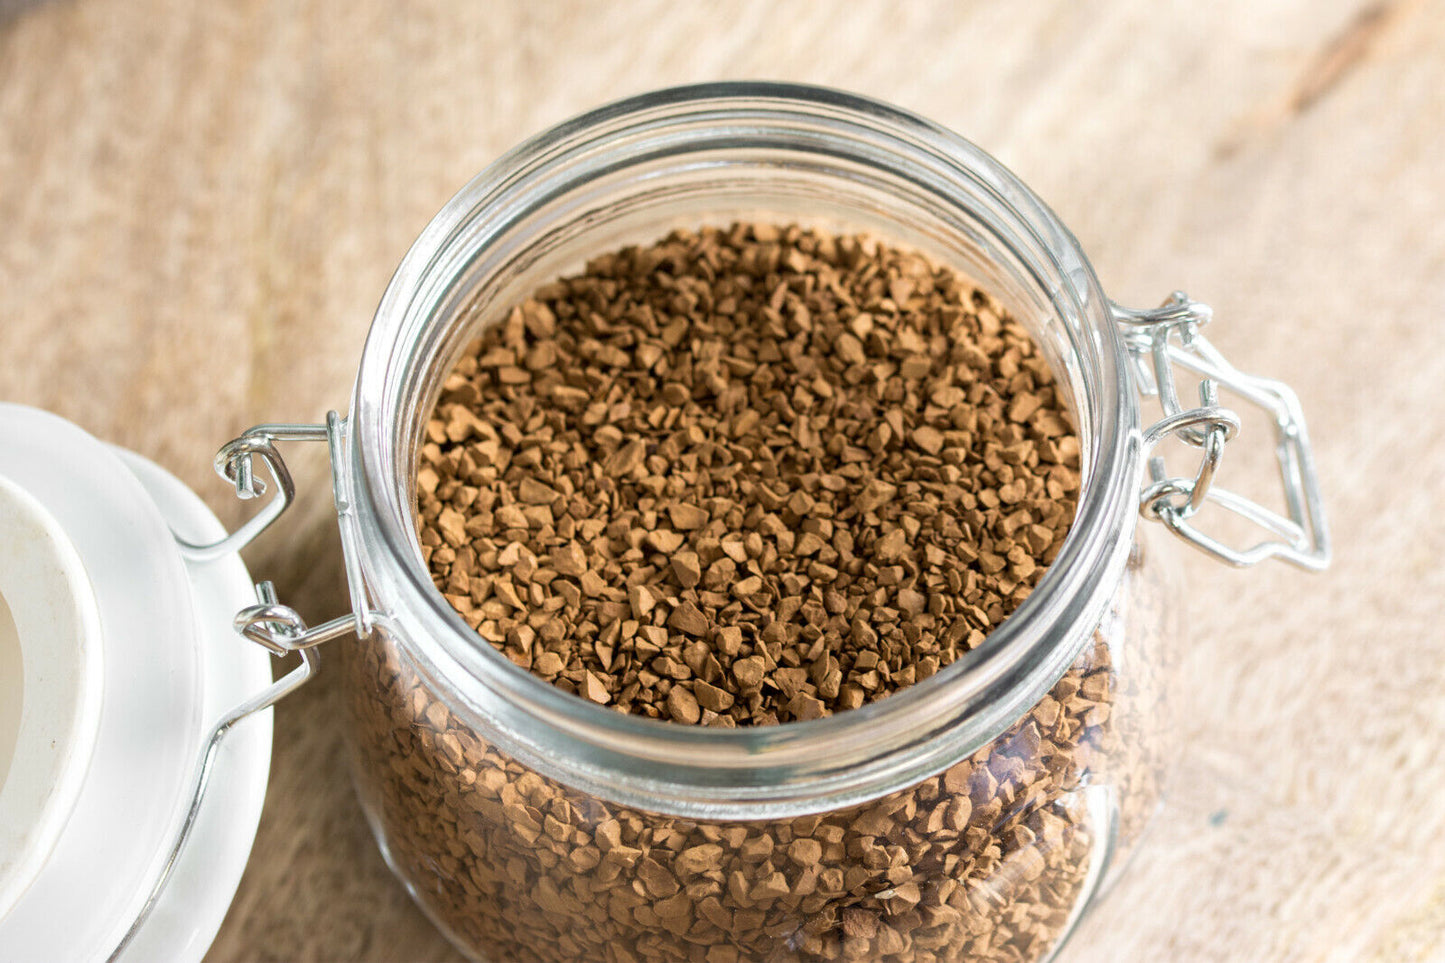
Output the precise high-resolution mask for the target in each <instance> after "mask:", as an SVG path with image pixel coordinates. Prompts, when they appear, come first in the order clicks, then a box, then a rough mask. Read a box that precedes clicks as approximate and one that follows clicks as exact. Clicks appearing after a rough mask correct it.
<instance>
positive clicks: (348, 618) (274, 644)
mask: <svg viewBox="0 0 1445 963" xmlns="http://www.w3.org/2000/svg"><path fill="white" fill-rule="evenodd" d="M281 441H325V442H326V443H327V444H328V446H329V449H330V454H331V477H332V493H333V496H334V497H335V500H336V510H337V514H338V516H339V518H341V519H342V520H345V519H346V518H347V517H348V516H350V514H351V502H350V497H349V494H348V492H347V490H346V486H345V485H344V484H343V480H344V476H343V471H342V466H343V465H344V464H345V461H344V460H343V458H342V455H343V453H344V445H345V423H344V421H343V420H342V419H341V417H340V416H339V415H338V414H337V413H336V412H334V411H333V412H330V413H329V414H328V415H327V418H326V424H324V425H258V426H256V427H255V428H252V429H251V430H250V431H247V432H246V433H245V434H243V435H241V436H240V437H239V438H237V439H235V440H234V441H231V442H230V443H228V444H226V445H225V446H224V447H222V448H221V450H220V451H219V452H218V453H217V454H216V461H215V467H216V473H217V474H219V475H220V476H221V477H222V478H224V479H226V481H228V482H231V483H232V484H233V485H235V487H236V496H237V497H238V498H242V499H252V498H257V497H260V496H261V495H263V494H265V492H266V491H267V489H268V488H270V487H271V486H274V487H275V490H274V491H273V492H272V494H271V498H270V500H269V501H268V502H267V503H266V504H265V506H264V507H263V508H262V509H261V510H260V511H259V512H257V513H256V514H255V515H253V516H251V518H250V519H249V520H247V521H246V522H245V524H243V525H241V527H240V528H238V529H236V530H235V531H234V532H231V533H230V534H229V535H226V536H225V537H223V538H220V539H218V540H216V541H214V542H211V543H209V544H204V545H198V544H195V543H192V542H188V541H186V540H185V539H183V538H181V537H180V536H179V535H177V536H175V538H176V543H177V544H178V545H179V546H180V549H181V554H182V555H183V556H184V557H185V558H186V559H188V560H190V561H192V562H201V563H204V562H208V561H212V560H214V559H218V558H223V557H225V556H228V555H231V554H234V553H236V552H239V551H240V550H241V549H242V548H244V547H245V546H246V545H247V544H249V543H250V541H251V540H252V539H254V538H255V537H256V536H257V535H259V534H261V532H263V531H265V529H266V528H267V527H268V526H269V525H270V524H271V523H272V522H274V521H275V520H276V519H277V518H279V517H281V514H282V513H283V512H284V511H286V508H287V506H289V505H290V504H291V501H292V499H293V498H294V497H295V495H296V486H295V484H294V483H293V482H292V480H291V472H290V471H289V470H288V469H287V467H286V462H285V460H284V459H283V458H282V457H281V453H280V452H279V451H277V450H276V443H277V442H281ZM257 458H259V459H261V462H262V464H263V465H264V466H265V469H266V474H267V475H269V476H270V482H269V483H268V482H267V481H266V480H265V479H263V478H258V477H257V474H256V465H255V460H256V459H257ZM342 543H343V550H344V554H345V556H346V575H347V580H348V582H350V584H351V601H352V614H350V615H344V616H341V617H340V618H335V619H332V620H331V621H329V622H325V623H323V624H321V625H318V626H316V627H315V628H308V627H307V625H306V623H305V622H304V621H303V620H302V618H301V616H300V615H299V614H298V613H297V612H296V610H295V609H293V608H291V607H290V606H286V605H281V604H280V603H279V602H277V601H276V591H275V589H274V587H273V586H272V585H271V583H270V582H264V581H263V582H258V583H257V584H256V604H255V605H249V606H247V607H246V608H244V609H242V610H241V611H240V612H239V613H237V615H236V618H235V621H234V626H235V629H236V631H237V632H239V633H240V634H241V635H244V636H245V637H246V638H248V639H251V640H252V641H254V642H258V643H260V644H261V645H263V646H265V647H266V648H267V649H269V650H270V651H271V652H272V654H274V655H278V656H281V655H286V654H288V653H291V652H296V653H297V654H298V655H299V656H300V659H301V661H300V662H299V663H298V664H297V665H296V666H295V667H294V668H292V669H290V670H289V671H287V672H286V673H285V674H284V675H282V676H281V678H279V679H277V680H276V681H274V682H272V683H271V684H270V685H269V686H267V687H266V688H265V689H263V690H262V691H260V692H258V693H256V695H254V696H252V697H251V698H249V699H247V700H246V701H245V702H242V703H241V704H240V705H237V706H233V707H232V708H231V709H229V710H227V711H226V712H225V713H224V714H223V715H222V716H221V717H220V718H219V719H218V720H216V722H215V723H214V724H213V725H212V727H211V731H210V733H209V735H207V737H206V740H205V743H204V747H203V749H202V751H201V755H200V758H199V759H198V760H197V761H196V764H195V768H194V770H193V772H192V775H191V793H190V803H189V804H188V806H187V808H186V812H185V817H184V819H183V820H182V822H181V824H180V827H179V828H178V829H177V831H176V834H175V836H174V838H173V839H172V840H171V846H170V849H169V851H168V852H167V855H166V861H165V863H164V864H162V866H161V869H160V872H159V874H158V875H157V877H156V878H155V879H154V880H153V881H152V884H151V888H150V891H149V893H148V894H147V896H146V901H145V903H144V904H142V906H141V909H140V912H139V913H138V914H137V915H136V918H135V919H134V920H133V921H132V922H131V925H130V928H129V929H128V930H127V931H126V933H125V935H124V936H123V937H122V938H121V940H120V942H119V944H117V946H116V947H115V949H114V950H113V951H112V953H111V955H110V956H109V958H108V963H118V961H119V960H120V959H121V958H122V957H123V956H124V954H125V951H126V949H127V948H128V947H129V946H130V945H131V944H132V942H133V941H134V940H135V937H136V934H137V933H139V932H140V929H141V927H142V926H143V925H144V924H145V922H146V920H148V919H149V918H150V916H151V913H152V912H153V911H154V909H155V907H156V903H157V902H158V901H159V899H160V897H161V894H162V892H163V891H164V890H165V887H166V885H167V884H168V883H169V882H170V880H171V877H172V875H173V874H174V872H175V868H176V865H177V863H178V862H179V861H180V857H181V853H182V851H183V850H184V849H185V846H186V843H187V842H188V841H189V839H190V837H191V832H192V831H193V830H194V828H195V824H196V819H197V817H198V816H199V815H200V811H201V803H202V801H203V800H204V799H205V795H206V789H207V787H208V786H209V785H210V782H211V776H212V774H213V773H214V771H215V765H216V758H217V753H218V752H219V750H220V747H221V744H222V742H223V740H224V739H225V737H226V734H227V733H228V732H230V731H231V729H232V728H233V727H234V726H235V725H236V723H238V722H240V721H241V720H243V719H245V718H246V717H248V716H250V715H252V714H254V713H257V712H260V711H261V710H263V709H266V708H268V707H270V706H272V705H274V704H275V703H276V702H278V701H280V700H281V699H282V698H284V697H286V696H287V695H290V694H291V693H292V692H294V691H295V690H296V689H298V688H300V687H301V686H302V685H304V684H305V683H306V682H307V681H309V680H310V679H311V677H312V676H313V675H315V673H316V666H317V661H318V660H317V654H316V652H315V651H313V649H312V647H313V646H315V645H318V644H320V643H322V642H325V641H327V640H328V639H333V638H336V637H337V636H340V635H345V634H347V633H349V632H353V631H354V632H356V633H357V634H358V635H361V636H363V637H364V636H366V635H369V634H370V632H371V618H370V613H369V610H368V609H367V607H366V605H365V604H364V598H363V595H362V589H361V579H360V572H359V568H358V565H359V563H358V562H357V560H356V559H355V553H354V552H352V551H350V549H349V547H347V545H346V529H345V525H343V526H342Z"/></svg>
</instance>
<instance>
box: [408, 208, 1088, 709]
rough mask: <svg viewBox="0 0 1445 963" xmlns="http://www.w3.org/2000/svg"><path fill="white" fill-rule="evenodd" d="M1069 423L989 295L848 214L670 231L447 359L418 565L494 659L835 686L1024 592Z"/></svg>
mask: <svg viewBox="0 0 1445 963" xmlns="http://www.w3.org/2000/svg"><path fill="white" fill-rule="evenodd" d="M1078 488H1079V444H1078V440H1077V438H1076V437H1075V435H1074V434H1073V432H1072V429H1071V427H1070V424H1069V417H1068V413H1067V410H1066V405H1065V399H1064V398H1063V397H1062V393H1061V392H1060V391H1058V390H1057V389H1056V387H1055V384H1054V378H1053V375H1052V372H1051V371H1050V368H1049V365H1048V363H1047V361H1046V360H1045V359H1044V358H1043V356H1042V355H1041V354H1040V352H1039V351H1038V348H1037V346H1036V344H1035V343H1034V341H1033V340H1032V339H1031V338H1030V336H1029V334H1028V332H1027V331H1026V330H1025V329H1024V328H1023V327H1022V326H1021V325H1019V324H1018V323H1017V322H1016V321H1014V320H1013V319H1012V318H1010V317H1009V315H1008V314H1007V312H1006V311H1005V310H1004V309H1003V308H1002V307H1001V306H1000V305H999V303H998V302H997V301H995V300H994V299H993V298H992V297H991V296H990V295H989V294H988V293H986V292H984V291H981V290H979V289H978V288H976V287H974V286H973V285H972V284H971V283H970V282H969V281H967V280H966V279H965V278H963V277H962V276H961V275H959V274H957V273H956V272H954V271H952V270H950V269H948V268H946V267H943V266H940V265H938V264H935V263H932V262H930V261H928V260H927V259H925V258H923V257H922V256H920V255H918V254H916V253H913V252H909V251H904V250H901V249H898V248H894V247H890V246H888V245H886V244H882V243H878V242H875V241H870V240H866V239H863V238H859V237H851V236H850V237H834V236H830V235H827V234H821V233H815V232H812V231H807V230H803V229H800V228H798V227H787V228H782V229H778V228H772V227H766V226H761V225H735V226H734V227H732V228H731V229H729V230H726V231H722V230H717V229H703V230H701V231H699V232H696V233H691V232H675V233H673V234H671V235H669V236H668V237H666V238H665V239H663V240H662V241H660V242H658V243H656V244H654V245H651V246H648V247H640V248H626V249H624V250H621V251H619V252H617V253H615V254H609V255H605V256H603V257H599V258H597V259H595V260H593V261H591V262H590V263H589V264H588V265H587V268H586V270H585V272H583V273H582V274H580V275H578V276H575V277H569V278H565V279H563V280H561V281H558V282H556V283H553V284H549V285H547V286H545V287H543V288H541V289H539V290H538V291H536V292H535V294H534V296H533V297H532V298H530V299H528V300H527V301H525V302H524V303H522V304H521V305H519V306H518V307H516V308H515V309H514V310H512V312H511V313H510V315H509V316H508V317H507V318H506V319H505V321H504V322H503V323H499V324H496V325H494V326H492V327H491V328H489V329H488V330H487V331H486V332H485V333H484V334H483V335H482V336H481V337H480V338H479V339H477V341H475V342H474V343H473V344H472V345H470V346H469V347H468V349H467V351H466V352H465V353H464V355H463V357H462V358H461V360H460V361H459V362H458V364H457V366H456V368H455V370H454V371H453V373H452V374H451V375H450V376H449V377H448V378H447V379H446V381H445V383H444V385H443V388H442V393H441V396H440V399H439V401H438V403H437V407H436V410H435V412H434V416H433V418H432V419H431V420H430V421H429V423H428V425H427V430H426V441H425V444H424V446H423V449H422V452H421V460H420V467H419V470H418V474H417V498H418V513H419V530H420V538H421V543H422V546H423V554H424V556H425V558H426V560H427V563H428V565H429V567H430V569H431V573H432V576H433V579H434V581H435V583H436V585H437V587H438V588H439V589H440V590H441V591H442V592H443V593H444V594H445V595H446V596H447V598H448V600H449V601H450V602H451V603H452V605H453V606H454V607H455V608H456V609H457V610H458V611H459V612H460V613H461V614H462V615H463V616H464V617H465V618H466V619H467V621H468V622H469V623H470V624H471V625H472V626H473V627H474V628H476V629H477V630H478V631H479V632H480V633H481V635H482V636H484V637H485V638H487V639H488V640H489V641H491V642H492V643H493V644H494V645H496V646H497V647H498V648H499V649H500V650H501V651H502V652H503V653H505V654H506V655H507V656H508V657H509V658H510V659H511V660H512V661H513V662H515V663H516V664H518V665H520V666H522V667H523V668H526V669H529V670H530V671H532V672H533V673H534V674H536V675H538V676H540V677H542V678H544V679H547V680H549V681H551V682H552V683H553V684H555V685H557V686H558V687H559V688H563V689H565V690H567V691H569V692H574V693H576V694H578V695H580V696H582V697H584V698H587V699H590V700H592V701H593V702H596V703H600V704H604V705H609V706H612V707H614V708H617V709H619V710H622V711H627V712H631V713H636V714H640V715H646V716H652V717H660V718H667V719H672V720H675V721H679V722H686V723H702V724H705V725H724V726H732V725H762V724H772V723H778V722H786V721H789V720H795V719H812V718H817V717H820V716H825V715H829V714H831V713H833V712H835V711H838V710H840V709H849V708H855V707H857V706H860V705H862V704H863V703H865V702H869V701H872V700H874V699H878V698H882V697H883V696H886V695H888V694H889V693H891V692H894V691H896V690H898V689H899V688H902V687H905V686H908V685H910V684H912V683H914V682H916V681H920V680H922V679H924V678H927V677H928V676H930V675H932V674H933V673H935V672H937V671H938V670H939V669H940V668H941V667H943V666H945V665H947V664H949V663H950V662H952V661H953V660H954V659H956V658H957V657H958V656H959V655H960V654H961V653H963V652H965V651H967V650H968V649H969V648H972V647H973V646H975V645H976V644H978V642H980V641H981V640H982V639H983V637H984V635H985V633H986V632H988V631H989V630H990V629H991V628H992V627H994V626H996V625H997V624H998V623H999V622H1000V621H1002V620H1003V619H1004V618H1005V617H1007V616H1008V615H1009V614H1010V613H1011V612H1012V611H1013V610H1014V609H1015V608H1017V606H1018V605H1019V604H1020V603H1021V602H1022V601H1023V600H1024V598H1025V597H1027V595H1028V593H1029V591H1030V590H1031V589H1032V588H1033V586H1034V585H1035V584H1036V583H1037V582H1038V579H1039V577H1040V576H1041V574H1042V572H1043V569H1044V567H1045V566H1046V565H1047V564H1048V563H1049V562H1050V561H1051V560H1052V559H1053V558H1054V556H1055V554H1056V553H1057V551H1058V548H1059V546H1060V544H1061V543H1062V540H1063V537H1064V535H1065V532H1066V530H1067V528H1068V525H1069V523H1070V522H1071V521H1072V518H1073V513H1074V506H1075V497H1076V495H1077V492H1078Z"/></svg>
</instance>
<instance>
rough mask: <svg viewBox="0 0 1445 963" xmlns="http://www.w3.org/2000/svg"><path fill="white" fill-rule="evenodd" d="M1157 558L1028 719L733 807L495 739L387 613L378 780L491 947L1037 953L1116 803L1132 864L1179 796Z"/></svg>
mask: <svg viewBox="0 0 1445 963" xmlns="http://www.w3.org/2000/svg"><path fill="white" fill-rule="evenodd" d="M1141 561H1142V560H1141V558H1140V557H1139V556H1136V557H1135V558H1134V559H1133V560H1132V563H1131V566H1130V569H1129V572H1128V574H1127V575H1126V578H1125V581H1124V583H1123V584H1122V585H1121V587H1120V589H1119V591H1118V593H1116V595H1115V597H1114V600H1113V601H1112V602H1111V606H1110V611H1109V614H1108V615H1107V616H1106V617H1105V618H1104V620H1103V622H1102V623H1101V624H1100V626H1099V629H1098V631H1097V632H1096V633H1095V636H1094V639H1093V641H1092V643H1091V644H1090V645H1088V646H1086V648H1085V651H1084V653H1083V654H1082V655H1081V656H1080V658H1079V660H1078V661H1077V662H1076V663H1075V665H1074V666H1073V667H1072V668H1070V670H1069V671H1068V672H1067V673H1066V674H1065V675H1064V676H1063V678H1061V679H1060V680H1059V681H1058V683H1057V684H1056V685H1055V686H1054V687H1053V689H1052V690H1051V691H1050V693H1049V694H1048V695H1047V696H1045V697H1044V698H1042V699H1041V700H1040V701H1039V702H1038V703H1037V704H1036V705H1035V706H1034V707H1033V708H1032V709H1031V710H1030V711H1029V712H1027V713H1026V714H1025V715H1024V716H1023V717H1022V718H1021V719H1019V720H1018V721H1017V722H1015V724H1014V725H1012V726H1011V727H1010V728H1009V729H1007V730H1006V731H1005V732H1003V733H1002V734H1000V735H999V737H998V738H996V739H995V740H993V741H992V742H990V743H989V744H988V745H987V746H984V747H983V748H981V749H980V750H978V751H977V752H976V753H974V754H973V755H972V756H970V757H969V758H968V759H965V760H963V761H962V762H959V763H958V764H956V765H954V766H952V767H950V768H949V769H947V770H945V771H944V772H942V773H939V774H937V775H934V776H931V777H929V778H927V779H924V780H922V781H921V782H919V783H917V784H916V785H914V786H911V787H909V788H907V789H904V790H900V791H899V792H896V793H892V794H890V795H887V796H884V797H882V798H879V799H875V800H871V801H868V802H865V803H863V804H861V805H858V806H854V807H851V808H848V809H842V810H832V811H827V812H822V813H817V814H814V815H808V816H800V817H798V818H795V819H781V820H733V821H721V822H715V821H707V820H694V819H685V818H680V817H677V816H670V815H662V814H657V813H649V812H645V811H641V810H638V809H634V808H629V807H626V806H620V805H616V804H614V803H613V802H611V801H609V800H607V799H604V798H598V797H594V796H590V795H588V794H586V793H583V792H579V791H577V790H576V789H573V788H571V787H569V786H567V785H566V784H565V783H561V782H557V781H555V780H553V779H551V778H548V777H547V776H546V775H543V774H541V773H538V772H537V771H535V770H533V769H531V768H529V767H528V766H526V765H524V764H522V763H520V762H518V761H517V760H516V759H514V758H512V757H511V756H509V755H508V754H507V753H506V752H504V751H503V750H502V749H500V748H498V747H497V746H496V745H494V744H493V741H492V737H491V735H489V733H488V731H487V729H486V727H485V724H484V723H480V722H478V721H477V720H476V719H475V718H474V717H472V716H471V715H470V714H469V710H468V709H466V708H464V707H460V706H458V705H456V704H454V703H450V702H447V701H446V699H445V697H444V696H442V695H440V694H439V693H438V692H437V691H436V690H435V689H434V688H432V683H430V682H428V681H427V680H426V679H425V678H423V677H422V676H421V675H420V674H419V672H418V670H417V668H416V666H415V664H414V663H413V662H412V660H411V657H410V656H409V654H408V653H407V651H406V650H405V648H403V647H402V646H400V645H398V644H397V643H396V641H395V640H393V639H389V638H388V637H387V636H385V635H384V634H381V633H377V634H375V635H373V636H372V637H371V638H370V639H368V640H364V641H361V642H358V644H357V645H355V646H346V647H343V649H342V660H343V665H342V669H343V672H344V674H345V675H346V677H347V679H348V683H349V684H348V687H347V692H348V698H347V701H346V706H347V709H348V711H349V713H350V724H349V725H348V727H347V730H346V731H347V733H348V736H349V738H350V739H351V741H352V746H353V749H354V750H355V752H356V754H357V761H358V765H357V766H356V769H355V773H356V781H357V787H358V789H359V791H360V793H361V796H362V799H363V802H364V804H365V806H366V808H367V812H368V815H369V818H370V820H371V822H372V825H373V826H374V827H376V828H377V831H378V832H379V833H380V834H381V835H382V838H383V840H384V845H385V850H386V853H387V858H388V861H389V863H390V864H391V865H392V866H393V868H394V869H395V870H396V871H397V872H398V873H399V874H400V875H401V876H402V878H403V879H405V880H406V881H407V882H408V885H409V886H410V888H411V892H412V893H413V895H414V896H415V897H416V899H417V900H418V901H419V902H421V903H422V905H423V906H424V907H425V908H426V910H427V913H428V915H429V916H430V917H431V918H432V919H433V920H435V921H436V922H438V923H439V924H440V925H441V926H443V927H444V928H445V930H446V932H447V933H448V934H449V935H450V936H451V937H452V939H453V940H454V941H455V942H456V943H457V945H458V946H460V947H462V948H464V949H465V950H466V951H467V952H468V953H469V954H470V955H472V956H473V957H475V958H477V959H481V960H488V961H492V963H559V961H563V960H565V961H578V963H678V961H686V963H823V961H829V963H831V961H847V963H1025V961H1034V960H1039V959H1042V958H1044V957H1045V956H1046V955H1047V953H1048V952H1050V950H1051V948H1052V947H1054V946H1055V945H1056V943H1057V941H1058V939H1059V937H1060V936H1061V935H1062V934H1063V933H1064V932H1065V930H1066V928H1067V926H1068V923H1069V921H1070V920H1071V919H1072V917H1073V913H1074V910H1075V908H1076V904H1077V901H1078V899H1079V898H1080V896H1081V893H1082V892H1083V887H1084V884H1085V879H1086V876H1087V874H1088V872H1089V870H1090V865H1091V861H1092V860H1093V859H1094V858H1095V857H1096V855H1097V854H1098V853H1099V851H1100V849H1101V848H1102V847H1104V846H1106V845H1108V844H1107V842H1106V840H1107V839H1108V837H1110V836H1111V835H1112V833H1111V826H1110V825H1109V824H1108V823H1113V824H1114V825H1115V826H1117V837H1118V838H1117V846H1116V848H1115V853H1116V857H1115V863H1116V866H1117V864H1118V863H1119V862H1120V861H1121V860H1122V857H1121V856H1119V855H1118V854H1119V853H1122V852H1125V851H1127V850H1128V849H1130V848H1132V844H1133V842H1134V841H1135V840H1136V839H1137V837H1138V833H1139V831H1140V829H1141V827H1142V825H1143V823H1144V821H1145V819H1146V818H1147V816H1148V814H1149V812H1150V811H1151V810H1152V808H1153V806H1154V805H1155V803H1156V801H1157V800H1158V784H1157V773H1158V769H1159V766H1160V761H1161V756H1160V753H1161V751H1162V746H1161V738H1160V737H1161V735H1162V730H1161V727H1160V720H1161V713H1160V710H1159V705H1158V695H1159V685H1158V683H1159V678H1158V676H1157V675H1156V674H1155V673H1154V671H1153V666H1154V664H1155V663H1156V661H1157V660H1158V657H1159V652H1158V648H1159V642H1160V634H1159V633H1160V630H1161V629H1162V628H1164V625H1165V623H1164V622H1163V621H1162V620H1161V612H1162V611H1163V610H1162V605H1163V594H1162V593H1163V591H1164V587H1163V586H1161V585H1160V583H1159V582H1158V580H1157V575H1158V571H1157V567H1147V568H1146V567H1143V566H1141V565H1140V564H1139V563H1140V562H1141ZM1126 663H1127V664H1128V666H1129V671H1128V672H1127V673H1120V672H1119V671H1118V669H1119V667H1120V666H1122V665H1124V664H1126ZM617 778H618V779H619V781H620V780H623V779H625V774H618V776H617ZM1090 793H1101V794H1103V798H1104V799H1105V800H1117V803H1118V807H1119V809H1118V814H1117V819H1116V820H1114V819H1110V817H1109V815H1108V814H1107V813H1106V812H1104V811H1103V810H1102V809H1099V808H1091V802H1097V801H1098V800H1097V798H1095V799H1093V800H1091V799H1090V798H1089V795H1088V794H1090ZM1099 817H1102V818H1103V819H1105V820H1106V823H1105V824H1100V823H1099V822H1098V821H1097V819H1098V818H1099Z"/></svg>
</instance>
